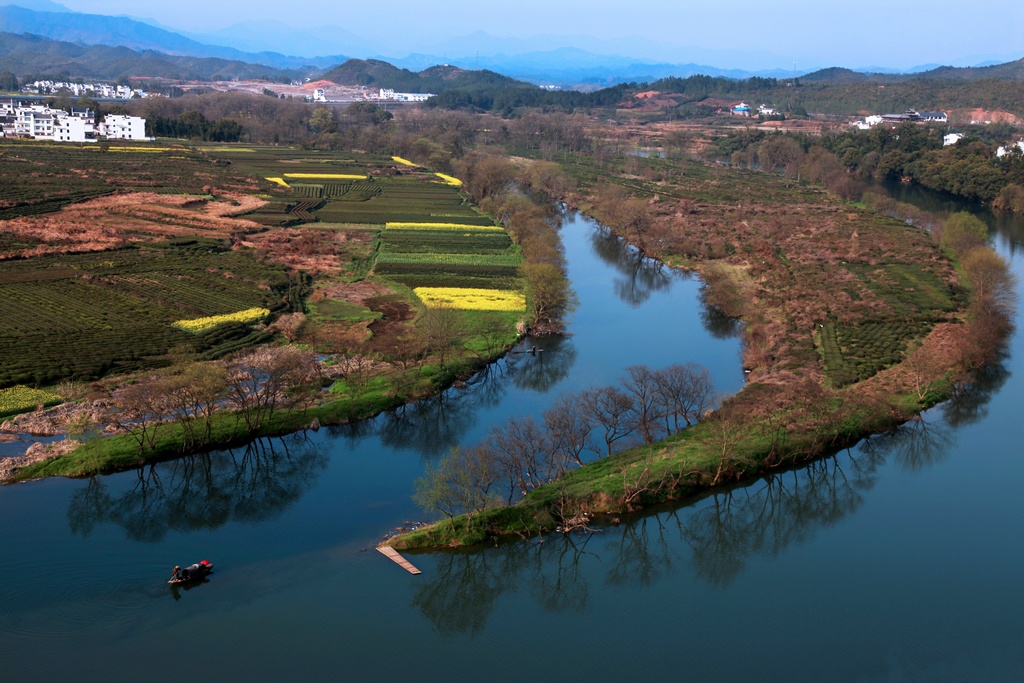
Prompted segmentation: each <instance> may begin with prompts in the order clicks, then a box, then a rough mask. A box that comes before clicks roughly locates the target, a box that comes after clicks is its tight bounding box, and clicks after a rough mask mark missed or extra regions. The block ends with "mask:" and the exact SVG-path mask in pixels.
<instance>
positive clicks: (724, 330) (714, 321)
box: [700, 286, 743, 339]
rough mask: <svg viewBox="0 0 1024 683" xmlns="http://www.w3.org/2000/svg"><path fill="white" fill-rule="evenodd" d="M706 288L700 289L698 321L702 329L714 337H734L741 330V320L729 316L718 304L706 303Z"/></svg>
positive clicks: (738, 334)
mask: <svg viewBox="0 0 1024 683" xmlns="http://www.w3.org/2000/svg"><path fill="white" fill-rule="evenodd" d="M707 295H708V288H707V287H706V286H705V287H701V289H700V321H701V323H703V324H704V329H705V330H707V331H708V334H710V335H711V336H712V337H714V338H715V339H734V338H736V337H739V336H740V334H741V333H742V332H743V322H742V321H741V320H740V319H739V318H730V317H729V316H728V315H726V314H725V311H723V310H722V309H721V308H719V307H718V306H715V305H714V304H709V303H708V297H707Z"/></svg>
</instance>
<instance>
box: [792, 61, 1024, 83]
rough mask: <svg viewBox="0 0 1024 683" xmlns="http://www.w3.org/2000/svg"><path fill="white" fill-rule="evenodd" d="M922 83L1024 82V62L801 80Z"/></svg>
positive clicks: (833, 72)
mask: <svg viewBox="0 0 1024 683" xmlns="http://www.w3.org/2000/svg"><path fill="white" fill-rule="evenodd" d="M912 80H914V81H919V80H941V81H953V80H962V81H978V80H997V81H1022V80H1024V59H1018V60H1016V61H1013V62H1007V63H1005V64H995V65H992V66H971V67H955V66H940V67H938V68H935V69H931V70H930V71H921V72H918V73H912V74H873V73H861V72H858V71H851V70H850V69H843V68H840V67H831V68H828V69H820V70H818V71H815V72H813V73H809V74H806V75H804V76H801V77H800V81H801V82H803V83H811V82H813V83H824V82H831V83H839V82H864V81H872V82H875V83H900V82H904V81H912Z"/></svg>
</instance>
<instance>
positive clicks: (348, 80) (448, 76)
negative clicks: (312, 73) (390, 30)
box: [321, 59, 539, 93]
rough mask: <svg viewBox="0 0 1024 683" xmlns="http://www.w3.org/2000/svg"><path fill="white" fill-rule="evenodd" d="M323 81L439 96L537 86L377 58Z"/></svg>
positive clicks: (340, 67) (446, 67)
mask: <svg viewBox="0 0 1024 683" xmlns="http://www.w3.org/2000/svg"><path fill="white" fill-rule="evenodd" d="M321 78H322V79H324V80H327V81H332V82H334V83H337V84H338V85H365V86H369V87H374V88H390V89H392V90H397V91H398V92H413V93H426V92H431V93H440V92H444V91H446V90H469V91H480V90H489V89H499V90H500V89H504V88H511V87H515V88H520V87H523V88H533V89H536V90H539V88H537V87H536V86H533V85H530V84H528V83H523V82H522V81H517V80H515V79H514V78H509V77H508V76H502V75H501V74H499V73H495V72H493V71H487V70H479V71H471V70H467V69H460V68H459V67H457V66H449V65H447V64H446V65H444V66H432V67H430V68H429V69H424V70H423V71H420V72H418V73H417V72H414V71H409V70H408V69H399V68H398V67H397V66H394V65H392V64H389V63H388V62H385V61H381V60H379V59H350V60H348V61H346V62H345V63H344V64H340V65H338V66H336V67H335V68H333V69H331V70H330V71H328V72H327V73H325V74H324V75H323V76H321Z"/></svg>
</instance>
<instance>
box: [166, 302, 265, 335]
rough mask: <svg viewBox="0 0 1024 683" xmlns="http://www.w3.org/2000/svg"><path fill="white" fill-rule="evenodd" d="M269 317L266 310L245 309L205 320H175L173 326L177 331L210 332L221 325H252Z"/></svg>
mask: <svg viewBox="0 0 1024 683" xmlns="http://www.w3.org/2000/svg"><path fill="white" fill-rule="evenodd" d="M268 315H270V310H269V309H267V308H247V309H246V310H244V311H237V312H235V313H225V314H224V315H211V316H207V317H205V318H193V319H191V320H176V321H175V322H174V323H173V325H174V327H177V328H178V329H179V330H184V331H186V332H192V333H198V332H205V331H207V330H211V329H213V328H214V327H217V325H220V324H222V323H230V322H238V323H254V322H259V321H260V320H263V319H264V318H266V317H267V316H268Z"/></svg>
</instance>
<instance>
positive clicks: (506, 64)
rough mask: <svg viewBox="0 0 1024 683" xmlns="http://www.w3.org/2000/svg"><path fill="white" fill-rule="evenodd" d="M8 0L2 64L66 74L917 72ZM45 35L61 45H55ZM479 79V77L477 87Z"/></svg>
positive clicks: (567, 78) (495, 79)
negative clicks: (419, 37) (658, 56)
mask: <svg viewBox="0 0 1024 683" xmlns="http://www.w3.org/2000/svg"><path fill="white" fill-rule="evenodd" d="M8 1H9V2H11V3H12V4H8V5H4V6H0V30H3V31H4V32H5V34H4V35H3V38H2V40H0V70H10V71H12V72H14V73H15V74H16V75H19V76H24V75H28V74H54V75H56V74H60V73H66V74H68V75H71V76H74V77H83V78H84V77H93V78H118V77H121V76H139V75H147V76H164V77H167V78H191V79H213V78H258V77H262V76H265V77H268V78H270V79H282V78H304V77H309V78H317V77H321V76H322V75H324V77H327V75H330V77H329V78H328V80H337V79H341V80H338V82H345V83H346V84H367V83H374V84H376V85H381V86H382V87H394V88H395V89H397V90H406V91H410V92H414V91H417V90H420V91H428V92H436V91H440V90H442V89H451V88H453V87H480V86H484V85H486V86H500V85H502V84H503V82H502V81H501V78H508V82H509V83H514V82H515V81H514V80H513V79H520V80H523V81H528V82H530V83H535V84H545V85H547V84H552V85H558V86H562V87H563V88H575V89H581V90H596V89H599V88H603V87H608V86H612V85H616V84H618V83H626V82H652V81H655V80H658V79H661V78H665V77H668V76H678V77H686V76H690V75H694V74H705V75H709V76H723V77H726V78H734V79H743V78H749V77H751V76H760V77H774V78H780V79H782V78H791V77H793V76H799V77H800V78H801V79H802V80H805V81H808V82H825V81H836V82H856V81H860V80H869V79H870V80H882V81H885V80H893V81H896V80H902V79H906V78H909V77H911V76H910V75H908V74H905V73H900V72H898V71H894V70H891V69H885V68H879V67H871V68H868V69H858V70H851V69H845V68H839V67H835V68H829V69H822V70H818V71H814V72H811V73H801V72H795V71H793V70H785V69H771V70H764V71H744V70H741V69H720V68H716V67H713V66H709V65H706V64H697V63H685V64H678V63H668V62H660V61H657V60H646V59H636V58H632V57H628V56H622V55H616V54H597V53H594V52H591V51H588V50H585V49H581V48H579V47H561V48H558V49H554V50H551V49H547V50H538V49H532V48H535V47H537V46H539V45H541V44H543V43H544V42H545V40H542V39H541V38H542V37H538V38H536V39H532V40H499V39H497V38H495V37H494V36H490V35H488V34H486V33H484V32H477V33H474V34H471V35H468V36H465V37H463V38H460V39H458V40H449V41H442V42H441V43H439V44H438V45H436V46H435V48H440V50H441V51H442V55H441V56H438V55H437V54H410V55H406V56H405V57H402V58H394V57H391V58H387V59H386V60H385V59H377V58H373V59H366V60H354V62H353V63H351V64H348V65H346V62H347V57H346V56H345V55H343V54H336V53H334V54H332V53H331V52H330V51H332V50H337V46H339V45H342V46H344V52H345V53H346V54H347V55H354V54H361V55H374V54H375V53H377V52H378V51H379V44H376V45H375V44H374V43H372V42H370V41H369V40H368V39H367V38H365V37H362V36H359V35H357V34H354V33H352V32H349V31H346V30H344V29H340V28H337V27H328V26H313V27H309V28H304V29H303V30H302V31H301V32H300V31H298V30H293V29H289V28H288V27H287V26H282V25H281V24H279V23H277V22H258V21H249V22H244V23H241V24H238V25H236V26H232V27H229V28H227V29H222V30H219V31H213V32H208V33H202V34H199V33H191V34H189V35H183V34H182V33H180V32H176V31H172V30H168V29H166V28H163V27H160V26H156V25H154V24H153V23H148V22H146V21H143V20H138V19H133V18H129V17H113V16H106V15H99V14H87V13H81V12H72V11H70V10H68V9H67V8H66V7H64V6H62V5H59V4H57V3H55V2H52V1H51V0H8ZM0 2H3V0H0ZM11 34H31V35H30V36H26V35H11ZM39 37H42V38H48V39H50V41H55V42H54V44H52V45H51V44H50V43H49V42H43V41H41V38H39ZM576 38H579V39H580V40H576ZM584 38H585V37H575V38H573V41H572V42H580V41H582V40H583V39H584ZM566 40H569V39H566ZM228 44H230V45H231V46H228ZM495 45H501V46H502V47H503V49H505V50H506V51H507V54H486V53H485V54H480V52H476V54H472V51H473V50H474V48H481V47H485V46H489V47H490V49H493V47H494V46H495ZM296 46H301V47H302V49H303V50H306V51H314V50H317V51H318V50H321V49H322V50H325V51H327V53H326V54H323V55H321V56H316V57H310V56H294V55H290V54H287V53H288V52H289V51H290V48H294V47H296ZM268 48H273V49H268ZM448 48H451V49H452V50H455V49H458V50H459V53H458V54H459V55H461V56H453V57H451V58H449V57H448V53H447V52H446V50H447V49H448ZM277 50H280V51H277ZM480 51H481V52H482V51H483V50H480ZM452 54H453V55H455V54H456V53H454V52H453V53H452ZM204 60H209V61H204ZM438 64H443V65H445V66H447V65H449V64H451V65H456V64H457V65H458V67H461V68H452V69H450V70H449V71H437V72H434V71H432V67H435V66H437V65H438ZM339 65H340V66H339ZM384 65H386V67H385V66H384ZM479 70H483V73H482V74H480V75H478V76H467V75H466V74H469V73H472V72H475V71H479ZM325 71H326V72H327V74H324V72H325ZM915 71H919V73H914V74H913V75H912V77H914V78H943V79H959V78H964V79H981V78H996V79H1011V80H1024V60H1017V61H1015V62H1009V63H1006V64H995V65H989V64H986V65H981V66H977V67H948V66H940V67H935V66H934V65H927V66H922V67H917V68H916V69H915ZM424 72H425V73H424ZM865 72H871V73H865ZM368 79H369V80H368ZM468 83H473V84H475V85H466V84H468ZM459 84H461V85H459Z"/></svg>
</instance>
